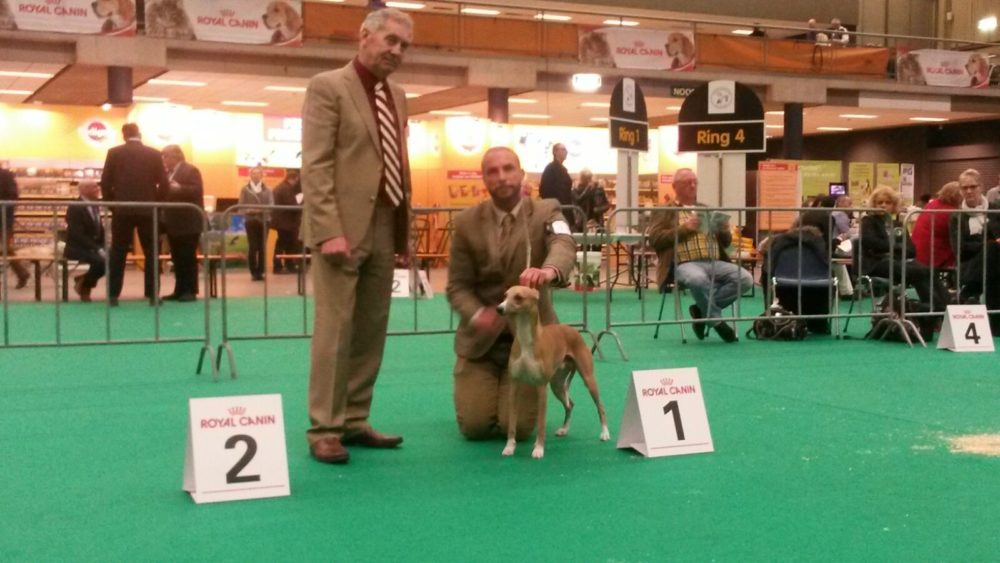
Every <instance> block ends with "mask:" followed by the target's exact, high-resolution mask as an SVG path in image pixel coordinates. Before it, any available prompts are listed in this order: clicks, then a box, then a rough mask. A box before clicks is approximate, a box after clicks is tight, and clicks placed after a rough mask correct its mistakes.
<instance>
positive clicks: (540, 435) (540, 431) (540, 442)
mask: <svg viewBox="0 0 1000 563" xmlns="http://www.w3.org/2000/svg"><path fill="white" fill-rule="evenodd" d="M548 391H549V390H548V389H546V386H545V385H539V386H538V424H537V427H538V428H537V430H536V434H535V449H534V450H532V451H531V457H533V458H535V459H541V457H542V456H544V455H545V406H546V403H547V402H548V400H549V393H548Z"/></svg>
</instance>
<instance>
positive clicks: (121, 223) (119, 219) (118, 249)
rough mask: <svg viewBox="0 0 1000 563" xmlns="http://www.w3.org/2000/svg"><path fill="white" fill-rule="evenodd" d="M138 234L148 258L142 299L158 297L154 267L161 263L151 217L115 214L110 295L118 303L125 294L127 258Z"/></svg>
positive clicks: (143, 251)
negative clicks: (144, 297) (123, 292)
mask: <svg viewBox="0 0 1000 563" xmlns="http://www.w3.org/2000/svg"><path fill="white" fill-rule="evenodd" d="M135 231H138V232H139V244H140V245H141V246H142V253H143V255H144V256H145V257H146V267H145V268H143V295H145V296H146V297H150V298H151V297H155V296H156V295H157V289H156V281H157V280H156V277H155V276H154V275H153V269H154V267H155V264H157V263H158V262H159V253H158V252H157V249H156V247H155V245H154V244H153V217H152V215H148V214H138V213H136V214H122V213H115V214H114V215H112V217H111V253H110V256H109V260H108V268H109V271H108V294H109V296H110V297H111V298H113V299H118V296H120V295H121V294H122V284H123V282H124V281H125V258H126V257H127V256H128V249H129V247H130V246H131V245H132V233H133V232H135Z"/></svg>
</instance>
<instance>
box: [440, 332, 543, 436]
mask: <svg viewBox="0 0 1000 563" xmlns="http://www.w3.org/2000/svg"><path fill="white" fill-rule="evenodd" d="M512 344H513V339H512V338H511V337H510V335H509V334H507V335H506V338H505V337H504V335H501V337H500V339H498V341H497V342H496V343H494V344H493V346H492V347H491V348H490V350H489V351H488V352H487V353H486V354H485V355H484V356H483V357H481V358H476V359H470V358H462V357H459V358H458V359H457V361H456V362H455V372H454V378H455V418H456V420H457V421H458V430H459V432H461V433H462V435H463V436H465V437H466V438H468V439H470V440H489V439H493V438H501V437H506V436H507V428H508V425H507V421H508V420H509V417H510V413H509V411H510V386H511V385H516V386H517V393H518V397H517V432H516V433H515V436H516V439H518V440H527V439H528V438H530V437H531V433H532V431H534V429H535V423H536V421H537V418H538V390H537V388H535V387H532V386H531V385H522V384H520V383H517V382H515V381H513V380H512V379H511V377H510V372H509V371H508V370H507V364H508V361H509V360H510V348H511V345H512ZM544 391H545V392H546V393H548V389H544Z"/></svg>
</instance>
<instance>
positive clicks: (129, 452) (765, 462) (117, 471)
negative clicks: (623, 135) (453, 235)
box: [0, 291, 1000, 562]
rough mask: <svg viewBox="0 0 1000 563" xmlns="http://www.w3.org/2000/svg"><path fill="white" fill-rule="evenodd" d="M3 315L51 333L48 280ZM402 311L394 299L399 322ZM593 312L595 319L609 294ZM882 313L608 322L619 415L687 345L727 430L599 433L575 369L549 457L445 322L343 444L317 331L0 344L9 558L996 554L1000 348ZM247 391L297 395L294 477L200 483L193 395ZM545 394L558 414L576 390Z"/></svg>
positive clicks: (405, 349) (407, 349) (382, 383)
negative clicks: (472, 383) (463, 391)
mask: <svg viewBox="0 0 1000 563" xmlns="http://www.w3.org/2000/svg"><path fill="white" fill-rule="evenodd" d="M592 297H593V296H592ZM579 299H580V295H579V294H574V293H571V292H560V293H558V294H557V305H558V309H559V310H560V312H561V316H562V317H563V319H564V320H568V321H575V320H578V319H579V316H580V306H579ZM745 303H746V304H745V305H744V307H745V312H748V313H749V312H757V311H759V310H760V309H761V308H762V305H761V304H760V301H759V298H758V299H757V300H755V301H754V300H747V301H745ZM261 305H262V304H261V301H260V300H237V301H234V302H233V303H231V307H230V313H231V317H230V318H231V319H232V321H231V322H233V323H234V326H233V334H237V333H239V330H243V331H244V332H243V334H250V333H251V331H252V330H255V329H253V328H252V327H251V323H256V322H258V321H259V322H262V321H263V316H264V315H263V308H262V306H261ZM269 305H270V309H269V311H268V318H269V324H270V325H271V328H272V329H274V330H275V331H279V332H280V331H285V330H288V331H294V330H301V326H302V320H301V319H302V317H301V311H302V305H301V303H300V302H297V301H295V300H287V299H286V300H273V301H271V302H270V303H269ZM658 305H659V300H658V299H657V298H655V297H654V299H652V300H651V301H650V302H649V304H647V311H646V314H647V315H652V316H655V314H656V307H658ZM213 306H214V307H217V304H215V305H213ZM418 306H419V307H421V308H422V310H421V317H420V318H421V319H422V321H421V322H422V325H421V328H423V329H433V328H444V327H447V325H448V322H449V315H448V313H447V307H446V306H445V304H444V301H443V299H441V297H440V296H439V297H437V298H436V299H435V300H434V301H431V302H420V303H419V304H418ZM670 307H671V304H670V302H669V301H668V311H669V310H670ZM201 311H202V309H200V308H199V306H197V305H195V306H191V305H185V306H180V305H173V304H171V305H168V306H166V307H164V309H163V311H162V312H161V318H162V321H163V325H162V326H163V327H164V328H163V331H164V333H165V334H169V335H175V336H183V335H197V334H198V333H199V328H198V327H199V326H200V325H199V323H200V322H201V320H200V319H201V317H200V313H201ZM112 314H113V325H112V326H113V332H114V334H115V335H123V337H143V336H146V335H149V334H151V333H152V330H151V329H149V327H148V326H146V324H145V323H147V322H148V321H149V320H150V319H151V318H152V317H151V315H152V313H151V311H150V310H149V308H148V307H147V306H145V305H143V304H140V303H131V304H130V303H124V304H123V306H122V307H120V308H119V309H117V310H115V311H114V312H113V313H112ZM60 315H61V316H62V322H63V323H64V327H65V329H66V330H67V336H66V337H67V338H68V339H70V340H71V339H73V338H76V339H81V338H84V337H86V336H87V335H89V334H91V333H93V332H94V331H97V332H98V334H99V335H101V337H102V338H103V334H104V332H103V331H104V330H105V328H104V325H103V322H104V318H105V316H104V312H103V310H100V309H98V308H95V307H91V308H89V309H88V308H85V307H84V306H82V305H75V304H74V305H71V306H69V307H64V308H62V310H61V313H60ZM638 316H639V312H638V301H637V300H636V299H635V297H634V295H633V294H631V293H629V292H627V291H623V292H621V293H620V294H618V295H616V297H615V318H616V319H618V318H622V319H630V318H638ZM10 319H11V320H10V323H11V324H10V327H9V328H10V332H11V334H12V336H14V337H16V338H15V340H16V341H20V342H30V341H47V340H48V339H49V338H50V337H51V330H52V328H51V327H52V323H54V312H53V311H52V310H51V309H50V308H48V307H47V306H45V305H33V304H32V305H19V306H16V307H15V306H12V307H11V310H10ZM412 322H413V313H412V305H411V304H409V303H404V302H401V303H400V304H398V305H397V306H396V307H395V309H394V312H393V319H392V324H393V328H394V329H397V330H405V329H406V328H408V327H409V326H410V325H412ZM591 323H592V326H600V325H601V324H602V323H603V303H602V302H601V301H600V299H597V298H595V299H594V300H593V305H592V307H591ZM867 326H868V323H867V321H866V320H861V321H858V320H856V321H853V322H852V334H853V335H854V336H855V338H852V339H847V340H843V341H837V340H834V339H832V338H830V337H810V338H809V339H807V340H805V341H802V342H756V341H748V340H746V339H743V341H741V342H740V343H739V344H736V345H727V344H724V343H723V342H721V341H720V340H719V339H718V338H714V337H713V338H710V339H709V340H706V341H704V342H697V341H693V340H692V341H691V342H690V343H688V344H686V345H683V344H681V343H680V340H679V337H678V334H677V330H676V328H675V327H668V328H666V329H664V331H663V333H661V335H660V338H659V340H653V338H652V328H651V327H642V328H626V329H622V330H621V331H620V333H621V336H622V339H623V342H624V344H625V348H626V351H627V353H628V354H629V358H630V359H629V361H627V362H626V361H622V360H621V359H620V358H619V357H618V355H617V352H616V351H615V350H614V347H613V345H612V344H611V343H610V342H608V343H606V344H604V345H602V348H603V349H604V351H605V353H606V358H605V359H604V360H603V361H598V362H597V374H598V380H599V382H600V386H601V393H602V396H603V399H604V402H605V405H606V406H607V409H608V417H609V421H610V423H611V430H612V440H614V438H615V437H616V436H617V431H618V424H619V421H620V419H621V414H622V409H623V405H624V398H625V391H626V388H627V380H628V377H629V374H630V372H631V371H632V370H639V369H654V368H661V367H684V366H696V367H698V369H699V372H700V375H701V379H702V382H703V386H704V393H705V397H706V404H707V408H708V415H709V420H710V423H711V428H712V435H713V438H714V442H715V449H716V451H715V452H714V453H711V454H700V455H692V456H682V457H673V458H659V459H651V460H650V459H644V458H642V457H641V456H639V455H637V454H634V453H631V452H629V451H625V450H617V449H615V446H614V442H613V441H612V442H610V443H601V442H600V441H599V440H598V439H597V436H598V433H599V426H598V422H597V416H596V414H595V412H594V410H593V406H592V403H591V402H590V399H589V398H588V397H587V394H586V391H585V389H584V387H583V385H581V384H580V382H579V381H577V382H575V383H574V388H573V395H574V399H575V401H576V403H577V404H578V405H579V408H578V409H577V411H576V415H575V417H574V418H575V422H574V426H573V430H572V432H571V434H570V436H569V437H567V438H564V439H556V438H555V437H550V440H549V444H548V447H547V448H546V456H545V458H544V459H543V460H533V459H531V457H530V446H528V445H525V446H522V447H521V448H519V451H518V453H517V456H516V457H514V458H512V459H507V458H502V457H501V456H500V450H501V449H502V446H503V444H502V443H501V442H488V443H468V442H465V441H463V440H462V439H461V438H460V436H459V434H458V432H457V429H456V426H455V422H454V415H453V406H452V399H451V368H452V363H453V355H452V351H451V350H452V348H451V346H452V340H451V337H450V336H448V335H435V336H406V337H393V338H391V339H390V341H389V346H388V351H387V354H386V359H385V364H384V367H383V373H382V376H381V378H380V379H379V383H378V386H377V390H376V399H375V405H374V409H373V420H372V422H373V424H374V425H375V426H376V427H377V428H379V429H382V430H384V431H388V432H398V433H401V434H403V435H404V436H405V438H406V442H405V444H404V445H403V447H402V448H401V449H400V450H398V451H372V450H363V449H357V448H356V449H354V450H352V459H351V463H350V464H348V465H346V466H327V465H322V464H319V463H316V462H315V461H313V460H311V458H310V457H309V455H308V448H307V446H306V442H305V439H304V431H305V429H306V427H307V420H306V416H305V394H306V380H307V366H308V346H309V345H308V341H307V340H304V339H284V340H269V341H240V342H234V343H233V347H234V349H235V352H236V361H237V365H238V367H239V378H238V379H236V380H229V379H228V377H227V369H228V367H227V366H226V365H225V364H224V365H223V373H222V375H223V377H222V379H220V381H218V382H213V381H212V378H211V376H209V375H201V376H196V375H194V366H195V363H196V360H197V357H198V351H199V346H198V344H196V343H187V344H159V345H152V344H143V345H115V346H89V347H84V346H76V347H67V348H58V349H57V348H38V349H28V348H14V349H7V350H0V374H2V375H0V389H2V393H0V428H3V430H4V431H3V434H2V435H0V452H2V454H0V475H2V476H3V483H2V485H0V506H2V513H3V515H4V518H3V526H0V560H2V561H63V560H69V561H124V560H207V559H212V560H221V561H248V560H250V561H300V560H304V561H397V560H398V561H462V562H466V561H615V562H619V561H667V560H671V561H672V560H694V561H708V560H725V561H775V560H823V561H862V560H864V561H931V560H961V561H986V560H996V559H997V554H998V553H1000V539H998V537H997V535H996V533H995V530H996V527H997V524H998V523H1000V503H998V502H997V499H998V498H1000V479H997V474H998V471H1000V457H982V456H974V455H968V454H956V453H952V452H951V451H950V450H949V447H948V438H950V437H953V436H958V435H966V434H980V433H1000V409H998V408H997V404H998V398H1000V367H998V363H997V359H996V355H995V354H955V353H951V352H945V351H938V350H935V349H934V348H933V346H931V347H929V348H927V349H909V348H907V347H906V346H905V345H903V344H896V343H882V342H868V341H864V340H861V339H860V338H858V337H860V336H861V335H862V334H863V333H864V330H865V328H867ZM296 327H297V328H296ZM217 331H218V326H216V327H214V328H213V332H215V336H214V337H213V342H214V343H216V344H217V343H218V332H217ZM741 335H742V331H741ZM257 393H280V394H281V395H282V396H283V401H284V410H285V426H286V434H287V440H288V458H289V470H290V475H291V489H292V495H291V496H290V497H285V498H279V499H269V500H254V501H241V502H233V503H226V504H219V505H201V506H198V505H195V504H194V503H193V502H192V501H191V500H190V499H189V497H188V496H187V495H186V493H183V492H182V491H181V479H182V467H183V461H184V445H185V437H186V435H185V424H186V418H187V400H188V398H190V397H203V396H214V395H236V394H257ZM550 405H554V403H553V402H552V401H550ZM549 414H550V416H549V420H550V422H549V431H550V436H551V432H552V431H554V429H555V428H556V427H557V426H558V423H559V422H560V421H561V413H560V412H558V411H556V410H555V409H550V413H549Z"/></svg>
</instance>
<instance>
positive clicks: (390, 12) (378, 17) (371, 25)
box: [361, 8, 413, 33]
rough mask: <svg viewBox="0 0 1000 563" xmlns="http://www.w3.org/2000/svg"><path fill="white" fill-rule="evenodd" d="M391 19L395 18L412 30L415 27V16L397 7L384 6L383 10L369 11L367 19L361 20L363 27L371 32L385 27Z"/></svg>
mask: <svg viewBox="0 0 1000 563" xmlns="http://www.w3.org/2000/svg"><path fill="white" fill-rule="evenodd" d="M389 20H395V21H397V22H399V23H401V24H403V25H405V26H406V27H408V28H409V29H410V30H412V29H413V18H411V17H410V14H407V13H406V12H404V11H402V10H399V9H397V8H382V9H381V10H375V11H372V12H368V15H367V16H365V21H363V22H361V29H363V30H368V32H369V33H375V32H378V31H381V30H382V29H384V28H385V24H386V22H388V21H389Z"/></svg>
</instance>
